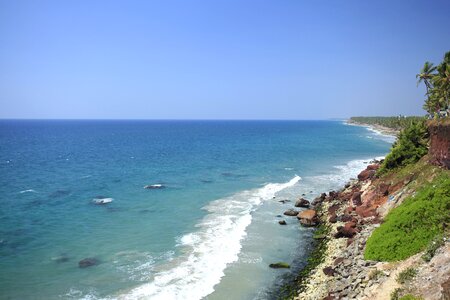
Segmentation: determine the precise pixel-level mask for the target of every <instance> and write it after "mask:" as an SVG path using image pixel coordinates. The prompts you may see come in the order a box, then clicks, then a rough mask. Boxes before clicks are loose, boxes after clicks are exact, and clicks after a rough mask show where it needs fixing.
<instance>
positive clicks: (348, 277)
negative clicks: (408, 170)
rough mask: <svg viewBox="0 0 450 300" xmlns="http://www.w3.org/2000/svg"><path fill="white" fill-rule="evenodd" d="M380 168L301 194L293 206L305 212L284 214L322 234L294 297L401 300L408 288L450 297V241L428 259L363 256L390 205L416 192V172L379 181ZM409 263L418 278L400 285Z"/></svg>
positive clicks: (372, 166) (428, 295)
mask: <svg viewBox="0 0 450 300" xmlns="http://www.w3.org/2000/svg"><path fill="white" fill-rule="evenodd" d="M379 166H380V161H377V160H374V161H372V162H371V163H370V164H369V165H368V166H367V168H366V169H365V170H362V171H361V173H360V174H359V175H358V179H355V180H352V181H351V182H349V183H347V184H346V185H345V187H343V188H342V189H341V190H339V191H331V192H329V193H323V194H321V195H320V196H319V197H317V198H316V199H314V201H312V202H311V203H309V202H308V201H307V200H305V199H302V198H301V199H299V200H298V201H297V202H296V205H295V206H296V207H302V208H305V210H302V211H296V210H294V209H290V210H287V211H286V212H285V215H286V216H297V218H298V219H299V221H300V223H301V225H303V226H316V225H318V224H320V227H321V230H320V231H321V234H320V235H318V236H317V235H316V236H315V238H316V239H319V240H320V242H319V243H318V245H319V247H320V248H321V249H320V251H321V253H320V256H319V257H317V254H316V257H315V259H314V261H311V259H310V260H309V267H308V266H307V267H306V268H305V270H304V272H303V274H301V275H300V276H299V278H298V279H297V285H296V286H295V288H296V289H297V292H296V293H295V294H296V296H294V299H327V300H331V299H399V297H398V298H395V297H394V298H392V297H393V296H392V295H394V296H395V293H397V294H399V295H400V294H402V293H403V294H406V292H412V293H415V294H420V295H422V296H423V297H424V298H425V299H450V298H449V297H450V280H449V276H450V251H449V250H450V245H449V243H448V241H446V242H445V245H444V246H443V247H441V248H440V249H439V250H438V251H437V252H436V255H435V256H434V257H433V258H432V260H431V261H429V262H424V261H423V260H422V259H420V255H415V256H413V257H410V258H409V259H407V260H405V261H401V262H396V263H385V262H377V261H370V260H365V259H364V249H365V244H366V241H367V239H368V238H369V237H370V235H371V233H372V231H373V230H374V229H375V228H377V227H379V226H380V224H381V223H382V222H383V218H384V217H385V216H386V214H387V213H388V212H389V210H390V209H392V208H393V207H396V206H398V205H399V204H400V203H401V202H402V201H403V200H404V199H405V198H406V197H408V196H410V195H412V194H413V193H414V192H415V190H414V188H415V187H414V183H413V181H414V178H413V176H409V177H408V176H406V177H401V178H397V179H393V178H390V179H383V180H381V179H379V178H377V177H376V170H377V169H378V168H379ZM324 229H326V230H324ZM316 251H319V249H316ZM313 256H314V253H313ZM411 266H414V270H417V272H418V274H419V275H420V276H419V275H418V276H416V279H415V281H412V282H409V283H408V284H407V285H402V284H399V283H398V275H399V273H400V272H402V271H404V270H406V269H407V268H411ZM438 274H439V275H438ZM445 297H447V298H445ZM289 298H292V297H289Z"/></svg>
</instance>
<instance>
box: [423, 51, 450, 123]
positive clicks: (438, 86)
mask: <svg viewBox="0 0 450 300" xmlns="http://www.w3.org/2000/svg"><path fill="white" fill-rule="evenodd" d="M416 78H417V79H418V81H417V84H420V83H421V82H423V83H424V84H425V87H426V90H427V92H426V94H425V96H426V97H427V99H426V100H425V104H424V105H423V108H424V109H425V110H426V111H427V112H428V113H429V114H430V115H431V116H434V117H438V116H439V111H440V110H446V109H449V107H450V102H449V101H450V51H449V52H447V53H445V55H444V59H443V61H442V62H441V63H440V64H439V65H438V66H434V65H433V64H432V63H430V62H428V61H427V62H425V64H424V66H423V68H422V70H421V71H420V73H419V74H417V75H416Z"/></svg>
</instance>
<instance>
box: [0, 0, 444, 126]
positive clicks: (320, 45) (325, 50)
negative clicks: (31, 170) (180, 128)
mask: <svg viewBox="0 0 450 300" xmlns="http://www.w3.org/2000/svg"><path fill="white" fill-rule="evenodd" d="M449 15H450V1H448V0H442V1H440V0H436V1H431V0H430V1H425V0H423V1H415V0H405V1H392V0H389V1H384V0H377V1H363V0H345V1H342V0H339V1H337V0H336V1H300V0H292V1H289V0H286V1H280V0H273V1H263V0H259V1H245V0H240V1H234V0H214V1H206V0H205V1H195V0H193V1H186V0H180V1H172V0H163V1H158V0H155V1H134V0H129V1H110V0H108V1H81V0H74V1H72V0H67V1H45V0H31V1H22V0H15V1H10V0H0V118H27V119H30V118H31V119H328V118H346V117H350V116H370V115H398V114H403V115H423V114H424V113H425V112H424V111H423V110H422V103H423V100H424V98H425V97H424V93H425V88H424V87H423V86H419V87H417V84H416V78H415V75H416V74H417V73H418V72H419V71H420V69H421V67H422V65H423V63H424V62H425V61H427V60H429V61H431V62H434V63H439V62H440V61H441V60H442V57H443V55H444V53H445V52H446V51H449V50H450V17H449Z"/></svg>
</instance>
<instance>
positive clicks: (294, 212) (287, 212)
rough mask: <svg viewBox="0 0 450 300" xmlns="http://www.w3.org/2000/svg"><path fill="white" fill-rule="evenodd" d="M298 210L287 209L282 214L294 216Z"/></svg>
mask: <svg viewBox="0 0 450 300" xmlns="http://www.w3.org/2000/svg"><path fill="white" fill-rule="evenodd" d="M298 213H299V212H298V211H296V210H294V209H292V208H291V209H288V210H287V211H285V212H284V213H283V214H284V215H285V216H290V217H295V216H296V215H298Z"/></svg>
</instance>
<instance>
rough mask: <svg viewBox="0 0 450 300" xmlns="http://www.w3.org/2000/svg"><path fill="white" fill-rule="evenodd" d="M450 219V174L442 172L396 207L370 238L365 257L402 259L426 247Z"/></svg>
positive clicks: (383, 259) (440, 232)
mask: <svg viewBox="0 0 450 300" xmlns="http://www.w3.org/2000/svg"><path fill="white" fill-rule="evenodd" d="M449 222H450V175H449V172H442V174H440V175H439V176H437V177H436V178H435V179H434V180H433V181H432V182H430V183H426V184H424V185H423V186H422V187H421V188H419V189H418V190H417V193H416V194H415V195H414V196H411V197H408V198H407V199H405V201H404V202H403V203H402V204H401V205H400V206H398V207H396V208H394V209H392V210H391V211H390V212H389V214H388V215H387V216H386V218H385V222H384V223H383V224H382V225H381V226H380V227H379V228H377V229H376V230H374V232H373V233H372V235H371V236H370V238H369V239H368V240H367V244H366V250H365V252H364V257H365V259H370V260H377V261H399V260H403V259H406V258H408V257H410V256H411V255H414V254H416V253H419V252H420V251H422V250H424V249H425V248H426V247H427V246H428V245H429V244H430V243H431V242H432V241H433V239H434V238H435V237H436V236H438V235H440V234H443V233H444V231H445V228H446V226H447V225H448V223H449Z"/></svg>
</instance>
